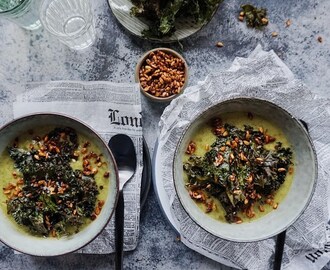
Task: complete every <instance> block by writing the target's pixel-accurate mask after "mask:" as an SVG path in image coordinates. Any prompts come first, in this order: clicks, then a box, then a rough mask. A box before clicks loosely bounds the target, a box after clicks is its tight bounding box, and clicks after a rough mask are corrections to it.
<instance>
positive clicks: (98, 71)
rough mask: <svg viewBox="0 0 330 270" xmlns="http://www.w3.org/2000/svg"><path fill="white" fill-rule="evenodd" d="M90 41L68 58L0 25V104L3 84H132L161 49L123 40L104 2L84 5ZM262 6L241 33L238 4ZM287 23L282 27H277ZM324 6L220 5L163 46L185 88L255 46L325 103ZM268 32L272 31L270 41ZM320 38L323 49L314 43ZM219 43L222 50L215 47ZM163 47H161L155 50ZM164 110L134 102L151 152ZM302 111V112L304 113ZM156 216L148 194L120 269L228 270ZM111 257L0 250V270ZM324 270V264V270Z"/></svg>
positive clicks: (55, 44)
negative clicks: (184, 68) (263, 21)
mask: <svg viewBox="0 0 330 270" xmlns="http://www.w3.org/2000/svg"><path fill="white" fill-rule="evenodd" d="M92 2H93V5H94V12H95V17H96V24H97V40H96V41H95V43H94V44H93V45H92V46H91V47H90V48H88V49H86V50H84V51H81V52H79V51H77V52H76V51H71V50H70V49H68V48H67V47H65V46H64V45H62V44H61V43H60V42H59V41H57V40H56V39H54V38H53V37H51V36H49V34H48V33H46V32H45V31H44V30H43V29H42V28H41V29H39V30H36V31H33V32H30V31H25V30H23V29H21V28H19V27H18V26H16V25H14V24H12V23H10V22H7V21H4V20H1V19H0V101H1V99H3V95H4V94H3V90H4V88H6V85H7V83H10V84H12V85H15V84H17V83H22V82H31V81H47V80H106V81H113V82H134V68H135V64H136V62H137V60H138V59H139V57H140V56H141V55H142V54H143V53H144V52H145V51H147V50H149V49H151V48H154V47H157V46H159V45H161V44H156V43H150V42H149V41H146V40H142V39H140V38H137V37H133V36H131V35H130V34H129V33H128V32H127V31H126V30H125V29H124V28H123V27H122V26H121V25H119V24H118V23H117V21H116V19H115V18H114V17H113V15H112V13H111V11H110V9H109V7H108V3H107V1H106V0H103V1H101V0H98V1H92ZM245 3H252V4H255V5H257V6H262V7H266V8H267V9H268V12H269V19H270V23H269V25H268V26H267V27H266V28H265V29H264V30H263V31H258V30H253V29H248V28H247V27H246V25H245V24H244V23H241V22H239V21H238V19H237V17H238V12H239V7H240V5H241V4H245ZM287 19H291V20H292V25H291V26H290V27H286V26H285V22H286V20H287ZM329 26H330V1H328V0H301V1H293V0H292V1H282V0H277V1H273V0H264V1H262V0H252V1H239V0H224V2H223V4H221V6H220V8H219V10H218V11H217V13H216V15H215V16H214V18H213V19H212V21H211V22H210V23H209V24H208V25H207V26H206V27H204V28H203V29H202V30H201V31H200V32H198V33H197V34H196V35H194V36H192V37H190V38H187V39H186V40H183V41H182V42H181V44H179V43H176V44H171V45H165V46H169V47H171V48H173V49H175V50H178V51H180V52H181V53H182V54H183V56H184V57H185V59H186V60H187V62H188V64H189V68H190V77H189V85H194V84H196V83H197V82H198V81H200V80H203V79H204V78H205V76H206V75H207V74H208V73H209V72H211V71H213V70H226V69H227V68H228V67H229V66H230V64H231V63H232V61H233V60H234V58H235V57H237V56H241V57H246V56H248V55H249V54H250V52H251V51H252V50H253V49H254V48H255V47H256V45H257V44H261V45H262V47H263V48H264V50H271V49H272V50H274V51H275V52H276V53H277V54H278V55H279V57H280V58H281V59H282V60H283V61H284V62H285V63H286V64H287V65H288V67H289V68H290V69H291V70H292V72H293V73H294V74H295V76H296V78H298V79H301V80H302V81H303V82H304V83H305V84H306V85H307V86H308V87H309V88H310V89H311V90H312V91H313V92H314V93H316V94H317V95H319V96H322V97H330V94H329V91H330V45H329V44H330V43H329V40H330V27H329ZM273 31H276V32H278V36H277V37H272V36H271V33H272V32H273ZM319 36H322V38H323V42H322V43H320V42H318V41H317V38H318V37H319ZM218 41H221V42H223V43H224V47H223V48H218V47H216V46H215V44H216V43H217V42H218ZM162 45H163V44H162ZM165 106H166V104H165V105H164V104H162V105H161V104H152V103H150V102H149V101H147V100H146V99H145V98H144V97H142V108H143V120H144V136H145V138H146V141H147V144H148V146H149V149H150V151H151V153H152V152H153V149H154V144H155V141H156V139H157V137H156V134H157V124H158V121H159V117H160V116H161V114H162V111H163V109H164V107H165ZM306 110H308V108H306ZM176 237H177V235H176V233H175V231H174V230H173V229H172V227H171V225H170V224H169V223H168V222H167V220H166V218H165V217H164V216H163V214H162V212H161V209H160V206H159V205H158V201H157V199H156V195H155V193H154V191H153V190H151V191H150V194H149V196H148V200H147V203H146V205H145V207H144V209H143V210H142V213H141V233H140V242H139V245H138V247H137V249H136V250H135V251H134V252H130V253H127V254H125V259H124V260H125V261H124V266H125V268H126V269H184V268H186V269H229V268H228V267H224V266H221V265H220V264H218V263H216V262H214V261H212V260H210V259H208V258H206V257H204V256H202V255H199V254H198V253H196V252H194V251H191V250H189V249H188V248H186V247H185V246H184V245H183V244H182V243H181V242H180V241H178V240H177V239H176ZM113 262H114V257H113V255H108V256H103V255H102V256H101V255H79V254H71V255H67V256H61V257H56V258H36V257H30V256H26V255H15V254H14V253H13V251H12V250H11V249H9V248H7V247H1V248H0V269H3V270H4V269H15V270H16V269H49V270H51V269H111V268H113ZM325 269H330V265H329V267H328V268H325Z"/></svg>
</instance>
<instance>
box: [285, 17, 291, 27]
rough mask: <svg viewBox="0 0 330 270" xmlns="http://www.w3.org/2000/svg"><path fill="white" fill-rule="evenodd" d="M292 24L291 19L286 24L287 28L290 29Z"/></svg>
mask: <svg viewBox="0 0 330 270" xmlns="http://www.w3.org/2000/svg"><path fill="white" fill-rule="evenodd" d="M291 24H292V21H291V19H287V20H286V22H285V26H286V27H289V26H290V25H291Z"/></svg>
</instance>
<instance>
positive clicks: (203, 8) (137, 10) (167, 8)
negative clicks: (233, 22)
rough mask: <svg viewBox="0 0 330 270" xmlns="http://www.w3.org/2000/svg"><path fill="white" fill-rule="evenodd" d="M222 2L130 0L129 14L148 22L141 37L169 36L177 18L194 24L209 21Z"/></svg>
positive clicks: (219, 0)
mask: <svg viewBox="0 0 330 270" xmlns="http://www.w3.org/2000/svg"><path fill="white" fill-rule="evenodd" d="M221 2H222V0H163V1H161V0H151V1H145V0H132V3H133V4H134V7H133V8H132V9H131V14H132V15H133V16H137V17H144V18H146V19H147V20H149V29H146V30H144V31H143V33H142V34H143V35H144V36H146V37H150V38H155V37H156V38H162V37H165V36H171V35H172V34H173V33H174V32H175V30H176V28H175V24H176V22H177V19H178V18H187V17H191V18H193V19H194V20H195V23H196V24H203V23H205V22H206V21H208V20H210V19H211V17H212V15H213V13H214V11H215V10H216V8H217V6H218V5H219V4H220V3H221Z"/></svg>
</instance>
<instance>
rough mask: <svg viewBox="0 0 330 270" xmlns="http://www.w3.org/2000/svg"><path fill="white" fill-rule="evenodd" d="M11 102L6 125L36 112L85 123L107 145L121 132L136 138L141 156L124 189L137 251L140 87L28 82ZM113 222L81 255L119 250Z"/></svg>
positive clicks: (128, 240)
mask: <svg viewBox="0 0 330 270" xmlns="http://www.w3.org/2000/svg"><path fill="white" fill-rule="evenodd" d="M16 93H19V94H16ZM15 94H16V95H15ZM5 96H6V95H5ZM7 99H9V102H6V100H4V101H3V103H4V104H3V106H1V108H0V116H1V121H2V122H7V121H9V120H11V118H17V117H19V116H22V115H25V114H29V113H34V112H58V113H62V114H66V115H69V116H72V117H75V118H78V119H80V120H81V121H83V122H85V123H86V124H88V125H89V126H91V127H92V128H93V129H94V130H96V131H97V132H98V134H99V135H100V136H101V137H102V138H103V139H104V140H105V142H108V141H109V140H110V138H111V137H112V136H113V135H114V134H117V133H125V134H127V135H129V136H130V137H131V138H132V140H133V142H134V145H135V148H136V152H137V168H136V172H135V174H134V177H133V178H132V179H131V180H130V181H129V182H128V183H127V184H126V185H125V187H124V200H125V221H124V223H125V225H124V250H125V251H130V250H134V249H135V247H136V246H137V242H138V234H139V220H140V190H141V176H142V169H143V155H142V154H143V153H142V151H143V138H142V124H141V101H140V92H139V87H138V85H137V84H116V83H109V82H75V81H57V82H45V83H29V84H26V85H22V86H19V87H18V86H15V89H12V90H11V91H10V92H9V93H8V95H7ZM11 101H12V102H11ZM114 219H115V215H114V216H113V217H112V218H111V221H110V222H109V224H108V225H107V226H106V228H105V229H104V230H103V232H102V233H101V234H100V235H99V236H98V237H97V238H96V239H95V240H93V241H92V242H91V243H90V244H88V245H87V246H85V247H84V248H82V249H80V250H79V251H77V252H80V253H97V254H106V253H111V252H114V251H115V241H114Z"/></svg>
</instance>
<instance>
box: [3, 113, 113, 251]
mask: <svg viewBox="0 0 330 270" xmlns="http://www.w3.org/2000/svg"><path fill="white" fill-rule="evenodd" d="M45 128H46V129H51V130H53V128H71V130H72V129H74V130H75V131H76V132H77V134H78V137H77V138H78V143H79V142H85V140H86V142H85V143H83V145H84V146H80V145H81V144H79V148H77V149H78V150H77V151H75V153H74V156H75V157H76V156H77V157H76V159H75V160H77V161H75V160H73V161H72V162H74V163H77V162H82V164H84V161H85V157H84V155H87V154H88V153H91V151H93V150H88V149H89V147H95V149H97V150H99V151H100V154H98V155H99V157H100V159H99V161H101V162H102V164H100V166H98V165H96V163H95V162H94V160H95V158H96V157H95V155H94V156H93V157H92V159H89V158H88V157H87V158H86V160H87V161H88V162H89V160H90V165H91V166H92V167H93V168H97V170H98V172H95V171H94V172H93V174H95V175H96V174H97V173H99V174H100V175H99V178H98V179H101V181H102V182H101V183H102V185H100V184H98V186H97V187H95V188H96V189H97V190H98V191H99V192H100V194H103V195H104V196H103V195H102V196H103V197H102V203H103V205H101V206H100V208H99V210H100V209H101V210H100V211H96V208H97V207H98V204H97V203H98V202H100V200H99V199H98V197H97V200H96V205H95V208H94V211H93V214H92V215H94V213H95V216H94V218H95V219H94V218H92V216H91V220H92V221H91V222H90V223H88V224H87V225H86V226H84V227H82V228H80V229H79V231H78V232H73V233H72V234H69V235H67V236H59V235H52V233H50V234H49V235H45V236H42V235H41V234H40V236H35V235H34V234H33V233H31V232H29V231H28V229H26V227H24V226H23V225H21V224H17V223H16V222H15V221H14V219H13V218H12V216H10V215H9V214H7V210H8V208H7V205H6V203H4V201H6V200H9V199H10V200H11V199H13V200H15V198H17V199H19V198H23V199H24V200H28V198H30V196H29V194H30V195H31V194H34V195H32V196H36V197H35V198H36V199H35V200H36V207H43V209H46V210H45V211H51V212H47V213H46V214H45V212H43V214H42V216H43V217H44V218H43V221H39V223H38V224H40V226H45V228H47V226H48V225H49V224H50V223H49V221H48V219H47V218H46V219H45V216H44V215H48V213H52V214H49V215H55V216H56V215H57V214H56V213H58V212H56V211H58V210H59V209H61V208H57V209H58V210H56V211H55V210H54V209H53V208H52V209H53V210H47V209H50V208H44V206H40V203H42V202H43V203H42V205H46V206H45V207H51V205H52V207H64V206H63V205H61V202H60V200H63V201H65V197H63V198H62V197H61V194H64V193H62V192H64V191H63V189H62V190H61V191H60V188H62V187H63V185H62V184H63V183H66V184H64V187H65V189H68V190H71V188H72V187H73V188H74V187H75V185H76V184H75V183H76V182H72V181H73V180H72V178H70V179H71V180H69V181H66V180H62V179H66V178H65V177H64V176H63V177H64V178H61V179H60V178H56V177H55V176H51V174H50V173H47V172H46V175H48V178H49V179H47V176H46V178H45V179H46V180H38V178H32V179H30V180H29V179H28V178H26V179H25V176H24V174H23V173H22V172H21V170H19V169H17V168H16V169H15V168H14V166H13V162H12V161H11V162H12V163H10V162H9V163H8V162H6V161H5V160H7V159H10V158H9V156H8V154H6V152H7V149H8V147H11V146H12V145H13V142H15V141H16V140H17V139H16V138H20V136H22V134H27V135H23V136H30V137H31V138H32V139H29V141H30V142H31V143H30V144H29V146H28V148H27V149H26V150H25V151H31V153H32V151H33V150H34V149H38V148H35V147H37V146H32V142H33V141H34V142H35V144H36V145H43V144H44V142H46V141H47V140H48V139H46V137H47V136H46V137H44V138H43V139H38V138H40V137H39V135H41V134H42V133H38V131H39V132H42V131H41V130H44V129H45ZM61 130H63V129H61ZM47 132H48V131H47ZM60 134H61V138H62V139H61V140H64V139H63V138H68V136H67V135H65V133H63V132H62V133H60ZM62 134H63V136H67V137H62ZM67 134H70V135H69V136H70V137H69V138H70V141H71V143H72V144H75V143H74V141H75V139H71V138H72V137H71V134H72V133H67ZM37 135H38V136H37ZM32 136H34V137H32ZM80 136H82V137H80ZM30 137H29V138H30ZM23 138H24V137H23ZM79 138H81V139H79ZM41 140H42V141H41ZM23 141H25V139H22V142H21V143H23ZM18 143H20V141H18ZM72 144H71V145H72ZM24 145H25V144H24ZM24 145H23V144H22V145H21V146H19V148H21V147H22V148H24V149H25V147H26V146H24ZM51 145H54V144H52V143H51ZM58 145H61V144H58ZM14 147H16V146H14ZM81 147H83V148H81ZM28 149H31V150H28ZM40 149H41V150H37V151H38V152H37V153H38V154H34V155H33V157H32V156H31V155H32V154H30V156H31V159H32V158H34V159H36V160H38V161H37V162H36V164H37V166H38V168H40V166H44V167H45V168H46V167H47V166H48V165H41V164H45V163H38V162H39V160H40V162H46V161H42V160H43V158H45V160H46V159H47V158H50V159H52V158H54V156H55V152H52V151H53V150H50V149H51V146H50V144H49V145H48V146H41V148H40ZM45 149H46V150H45ZM52 149H54V147H53V148H52ZM58 149H64V146H63V148H62V147H61V146H58ZM84 149H85V150H84ZM86 149H87V150H86ZM91 149H94V148H91ZM59 151H62V150H59ZM59 151H56V153H61V152H59ZM63 151H65V150H63ZM86 151H87V152H86ZM41 153H46V156H44V155H42V154H41ZM84 153H86V154H84ZM94 153H96V152H94ZM0 154H1V159H2V161H1V162H2V166H3V167H2V168H1V170H2V173H3V172H4V171H8V172H9V176H7V177H6V178H9V179H10V180H8V179H5V178H2V180H1V181H0V186H1V188H0V192H2V193H5V192H4V191H6V190H8V181H10V182H9V183H11V182H12V183H14V185H15V186H16V187H17V188H18V189H17V191H18V192H21V194H18V195H17V194H15V193H14V195H12V194H11V195H10V192H11V191H12V190H9V191H8V192H9V194H7V193H6V194H5V195H7V199H6V197H5V198H3V197H4V196H5V195H3V194H1V196H2V197H1V198H3V200H2V201H1V203H2V207H1V209H0V240H1V241H2V242H3V243H4V244H6V245H8V246H9V247H11V248H13V249H15V250H17V251H19V252H21V253H25V254H30V255H35V256H57V255H62V254H66V253H70V252H73V251H75V250H78V249H80V248H82V247H83V246H85V245H86V244H88V243H89V242H91V241H92V240H93V239H94V238H95V237H96V236H97V235H98V234H100V233H101V231H102V230H103V229H104V227H105V226H106V225H107V224H108V222H109V220H110V218H111V216H112V214H113V212H114V209H115V206H116V203H117V196H118V181H119V180H118V170H117V165H116V163H115V160H114V158H113V155H112V153H111V151H110V149H109V148H108V146H107V144H106V143H105V142H104V141H103V140H102V138H101V137H100V136H99V135H98V134H97V133H96V132H95V131H94V130H93V129H92V128H90V127H89V126H87V125H86V124H84V123H83V122H81V121H79V120H77V119H74V118H72V117H69V116H65V115H61V114H55V113H37V114H31V115H26V116H23V117H20V118H17V119H15V120H13V121H11V122H9V123H7V124H6V125H4V126H3V127H1V129H0ZM7 156H8V157H7ZM26 162H27V161H26ZM61 162H63V161H61ZM52 164H58V163H52ZM70 164H71V163H70ZM5 166H8V168H4V167H5ZM32 166H36V165H32ZM70 166H73V165H70ZM103 166H105V167H103ZM35 168H36V170H37V167H35ZM47 168H50V167H47ZM79 168H80V167H77V169H79ZM84 168H85V167H84ZM73 170H75V169H73ZM80 170H81V172H82V174H83V175H85V176H86V175H88V174H87V173H85V169H84V170H82V169H80ZM103 170H104V171H105V173H103ZM13 171H17V172H18V173H19V174H18V175H20V173H22V175H20V176H19V177H16V178H15V175H16V174H15V175H13V176H14V177H13V178H12V179H11V178H10V176H11V173H12V172H13ZM101 171H102V173H101ZM2 175H3V174H2ZM36 175H38V174H36ZM39 176H40V174H39ZM20 177H22V178H21V179H22V180H21V182H22V183H18V182H17V180H18V179H19V178H20ZM36 177H38V176H36ZM41 177H43V176H41ZM71 177H73V176H72V175H71ZM80 177H81V180H79V181H82V182H84V183H90V182H89V181H91V182H94V181H96V180H87V178H86V177H85V178H84V176H82V175H81V176H80ZM33 179H36V180H33ZM53 179H54V180H53ZM89 179H91V178H89ZM93 179H94V178H93ZM95 179H96V176H95ZM37 180H38V181H37ZM30 181H31V187H32V185H34V184H33V183H36V184H37V186H38V185H39V184H40V185H43V186H42V188H41V189H39V190H32V189H30V188H29V185H27V186H19V184H21V185H23V184H25V183H30ZM45 181H46V182H45ZM86 181H88V182H86ZM15 182H17V183H15ZM39 182H40V183H39ZM41 182H44V183H41ZM54 183H55V184H54ZM96 183H98V182H97V181H96ZM99 183H100V182H99ZM103 183H104V186H103ZM53 184H54V185H53ZM40 185H39V186H40ZM85 188H86V186H84V189H85ZM26 189H28V190H29V192H32V193H29V194H27V193H26V192H25V191H24V190H26ZM93 192H94V191H93ZM102 192H103V193H102ZM76 193H77V194H82V193H81V192H80V189H79V192H78V191H77V192H75V193H72V194H76ZM37 194H39V195H40V194H41V195H40V196H43V197H42V198H41V197H38V196H39V195H37ZM52 194H53V195H52ZM88 194H89V195H88V197H89V196H90V194H91V193H88ZM8 195H10V196H8ZM20 195H21V196H20ZM15 196H17V197H15ZM73 196H74V195H73ZM83 196H86V195H83ZM100 196H101V195H100ZM45 197H47V198H48V199H45ZM85 198H87V197H85ZM48 200H51V201H52V203H51V202H50V201H48ZM70 201H71V197H70ZM72 201H73V200H72ZM37 202H38V203H39V204H37ZM79 202H81V199H80V198H78V197H77V199H74V201H73V206H72V205H71V206H69V207H71V208H72V209H76V211H80V210H79V209H82V208H81V207H85V206H82V205H81V204H79ZM31 203H32V201H31ZM60 205H61V206H60ZM84 205H85V204H84ZM86 207H87V206H86ZM91 207H93V206H91ZM36 209H39V208H36ZM66 210H68V209H66ZM36 211H37V212H38V211H41V210H36ZM54 211H55V212H54ZM32 212H33V213H35V211H32ZM61 213H62V212H61ZM66 213H68V212H66ZM76 213H77V212H76ZM76 213H75V212H74V210H73V212H70V213H69V214H70V216H72V218H73V217H74V216H75V215H76ZM79 213H80V212H79ZM79 215H80V214H79ZM93 219H94V220H93ZM47 221H48V224H47ZM53 221H54V220H53ZM25 222H27V221H25ZM54 222H57V221H54ZM28 224H30V223H28ZM54 224H56V223H54ZM38 226H39V225H38ZM38 228H40V227H38ZM48 228H49V227H48ZM53 228H54V229H52V230H57V229H56V228H58V227H55V225H54V227H53ZM51 232H52V231H51ZM43 235H44V234H43Z"/></svg>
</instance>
